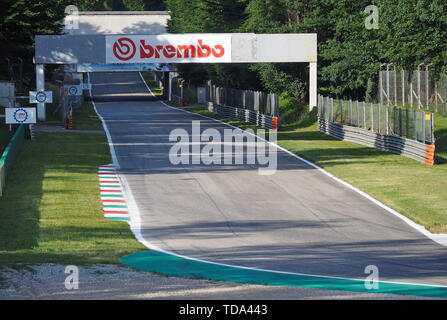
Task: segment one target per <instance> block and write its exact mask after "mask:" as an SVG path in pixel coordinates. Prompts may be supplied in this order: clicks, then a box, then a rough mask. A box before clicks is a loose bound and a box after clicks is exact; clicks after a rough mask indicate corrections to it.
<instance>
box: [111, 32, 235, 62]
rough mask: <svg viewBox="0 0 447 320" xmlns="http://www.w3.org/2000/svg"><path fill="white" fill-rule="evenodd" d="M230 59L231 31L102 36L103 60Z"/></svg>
mask: <svg viewBox="0 0 447 320" xmlns="http://www.w3.org/2000/svg"><path fill="white" fill-rule="evenodd" d="M179 62H203V63H210V62H212V63H215V62H231V34H163V35H113V36H106V63H179Z"/></svg>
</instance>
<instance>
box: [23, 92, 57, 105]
mask: <svg viewBox="0 0 447 320" xmlns="http://www.w3.org/2000/svg"><path fill="white" fill-rule="evenodd" d="M52 102H53V92H52V91H30V92H29V103H52Z"/></svg>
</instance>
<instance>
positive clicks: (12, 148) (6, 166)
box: [0, 124, 25, 196]
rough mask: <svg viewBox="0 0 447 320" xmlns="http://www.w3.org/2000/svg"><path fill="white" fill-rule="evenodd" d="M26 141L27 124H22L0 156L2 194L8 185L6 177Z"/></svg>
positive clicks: (0, 192)
mask: <svg viewBox="0 0 447 320" xmlns="http://www.w3.org/2000/svg"><path fill="white" fill-rule="evenodd" d="M24 141H25V126H24V125H23V124H21V125H20V126H19V128H18V129H17V131H16V132H15V134H14V135H13V137H12V138H11V141H9V144H8V145H7V146H6V148H5V151H4V152H3V154H2V156H1V158H0V196H1V195H2V194H3V191H4V190H5V186H6V178H7V176H8V174H9V173H10V172H11V168H12V165H13V164H14V161H15V159H16V157H17V154H18V153H19V151H20V149H21V147H22V145H23V142H24Z"/></svg>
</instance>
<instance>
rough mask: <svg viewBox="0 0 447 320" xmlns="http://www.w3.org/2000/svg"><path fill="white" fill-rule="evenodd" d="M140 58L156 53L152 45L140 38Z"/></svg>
mask: <svg viewBox="0 0 447 320" xmlns="http://www.w3.org/2000/svg"><path fill="white" fill-rule="evenodd" d="M140 43H141V46H140V58H150V57H152V56H153V55H154V51H155V50H154V48H153V47H152V46H150V45H146V42H145V41H144V40H140Z"/></svg>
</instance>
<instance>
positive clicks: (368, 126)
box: [318, 95, 434, 164]
mask: <svg viewBox="0 0 447 320" xmlns="http://www.w3.org/2000/svg"><path fill="white" fill-rule="evenodd" d="M318 118H319V128H320V131H322V132H325V133H327V134H329V135H331V136H334V137H336V138H337V139H341V140H347V141H351V142H355V143H359V144H363V145H368V146H371V147H375V148H378V149H381V150H385V151H389V152H394V153H398V154H402V155H404V156H408V157H410V158H412V159H415V160H418V161H421V162H424V163H428V164H433V163H434V162H433V161H434V135H433V121H434V115H433V113H429V112H424V111H416V110H409V109H403V108H397V107H390V106H387V105H382V104H380V103H378V104H375V103H366V102H359V101H345V100H337V99H333V98H329V97H323V96H321V95H319V96H318Z"/></svg>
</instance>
